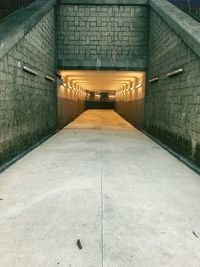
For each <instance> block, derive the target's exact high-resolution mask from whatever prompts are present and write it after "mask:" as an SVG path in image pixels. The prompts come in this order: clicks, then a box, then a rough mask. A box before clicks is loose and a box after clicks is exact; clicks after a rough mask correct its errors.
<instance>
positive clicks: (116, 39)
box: [57, 4, 148, 70]
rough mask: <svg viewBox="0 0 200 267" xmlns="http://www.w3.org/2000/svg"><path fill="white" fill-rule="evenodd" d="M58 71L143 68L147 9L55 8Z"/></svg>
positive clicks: (145, 55)
mask: <svg viewBox="0 0 200 267" xmlns="http://www.w3.org/2000/svg"><path fill="white" fill-rule="evenodd" d="M57 17H58V21H57V49H58V67H59V68H68V69H70V68H79V69H80V68H83V69H109V68H112V69H137V70H140V69H142V70H143V69H144V68H145V67H146V57H147V32H148V25H147V24H148V7H147V6H117V5H98V6H97V5H67V4H66V5H63V4H60V5H58V8H57Z"/></svg>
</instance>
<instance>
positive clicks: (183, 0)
mask: <svg viewBox="0 0 200 267" xmlns="http://www.w3.org/2000/svg"><path fill="white" fill-rule="evenodd" d="M168 1H169V2H171V3H172V4H174V5H177V6H186V7H187V6H188V1H187V0H168ZM189 2H190V5H191V7H199V8H200V0H189Z"/></svg>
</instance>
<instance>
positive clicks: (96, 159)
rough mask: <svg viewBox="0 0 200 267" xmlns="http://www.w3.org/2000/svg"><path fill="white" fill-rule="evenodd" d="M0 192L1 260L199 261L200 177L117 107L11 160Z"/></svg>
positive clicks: (168, 264)
mask: <svg viewBox="0 0 200 267" xmlns="http://www.w3.org/2000/svg"><path fill="white" fill-rule="evenodd" d="M81 128H85V129H81ZM86 128H88V129H86ZM0 199H1V200H0V266H1V267H11V266H12V267H25V266H26V267H37V266H40V267H47V266H48V267H49V266H52V267H53V266H64V267H67V266H74V267H100V266H101V267H102V266H104V267H199V266H200V177H199V176H198V175H197V174H196V173H194V172H193V171H192V170H191V169H189V168H188V167H187V166H185V165H184V164H182V163H181V162H180V161H178V160H177V159H176V158H174V157H173V156H172V155H170V154H169V153H168V152H167V151H165V150H164V149H163V148H161V147H160V146H159V145H157V144H156V143H154V142H153V141H152V140H150V139H149V138H148V137H147V136H145V135H143V134H142V133H141V132H139V131H138V130H136V129H135V128H133V127H132V126H131V125H130V124H129V123H127V122H126V121H124V120H123V119H122V118H120V117H119V116H118V115H117V114H116V113H114V112H113V111H97V110H96V111H87V112H85V113H84V114H82V115H81V116H80V117H79V118H78V119H77V120H75V121H74V122H73V123H72V124H70V125H69V126H68V127H66V128H65V129H63V130H62V131H60V132H59V133H57V134H56V135H55V136H53V137H52V138H50V139H49V140H48V141H46V142H45V143H44V144H42V145H41V146H39V147H38V148H36V149H34V150H33V151H32V152H31V153H29V154H28V155H27V156H25V157H24V158H22V159H21V160H19V161H18V162H17V163H16V164H14V165H13V166H11V167H10V168H9V169H7V170H6V171H5V172H4V173H2V174H1V176H0ZM77 239H80V240H81V242H82V245H83V249H82V250H79V249H78V247H77V245H76V241H77Z"/></svg>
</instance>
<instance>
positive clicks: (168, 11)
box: [149, 0, 200, 56]
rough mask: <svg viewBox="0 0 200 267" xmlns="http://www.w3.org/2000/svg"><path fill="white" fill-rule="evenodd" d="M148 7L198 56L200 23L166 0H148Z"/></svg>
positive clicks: (199, 53)
mask: <svg viewBox="0 0 200 267" xmlns="http://www.w3.org/2000/svg"><path fill="white" fill-rule="evenodd" d="M149 5H150V7H151V8H152V9H153V10H154V11H155V12H156V13H157V14H158V15H159V16H161V17H162V19H164V20H165V22H166V23H167V24H168V25H169V26H170V27H171V28H172V29H173V30H174V31H175V32H176V33H177V34H178V35H179V36H180V37H181V39H182V40H183V41H184V42H185V43H186V44H187V45H188V46H189V47H190V48H191V49H192V50H193V51H194V52H195V53H196V54H197V55H198V56H200V24H199V22H197V21H196V20H194V19H193V18H192V17H190V16H189V15H187V14H185V13H184V12H183V11H181V10H180V9H178V8H177V7H176V6H174V5H173V4H171V3H169V2H168V1H166V0H149Z"/></svg>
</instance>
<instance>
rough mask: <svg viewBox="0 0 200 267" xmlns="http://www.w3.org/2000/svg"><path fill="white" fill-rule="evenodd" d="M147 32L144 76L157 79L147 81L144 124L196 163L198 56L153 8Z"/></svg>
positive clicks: (199, 159) (199, 152)
mask: <svg viewBox="0 0 200 267" xmlns="http://www.w3.org/2000/svg"><path fill="white" fill-rule="evenodd" d="M149 36H150V38H149V68H148V79H151V78H154V77H159V81H157V82H154V83H151V84H150V83H149V84H148V88H147V91H146V105H145V127H146V129H147V131H148V132H150V133H151V134H153V135H154V136H156V137H158V138H159V139H161V140H162V141H164V142H165V143H166V144H168V145H169V146H170V147H171V148H172V149H174V150H175V151H177V152H179V153H181V154H183V155H184V156H186V157H188V158H190V159H192V160H193V161H194V162H195V163H197V164H199V165H200V58H199V56H198V55H197V54H196V53H195V52H193V50H191V49H190V48H189V46H188V45H186V43H185V42H184V41H183V40H182V39H181V38H180V37H179V36H178V35H177V34H176V33H175V32H174V31H173V30H172V28H170V26H168V24H167V23H166V22H165V21H164V20H163V19H162V18H161V17H160V16H159V15H158V14H157V13H156V12H155V11H153V9H151V10H150V35H149ZM179 68H183V70H184V71H183V73H182V74H179V75H176V76H173V77H171V78H169V77H167V76H166V74H167V73H169V72H171V71H173V70H176V69H179Z"/></svg>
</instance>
